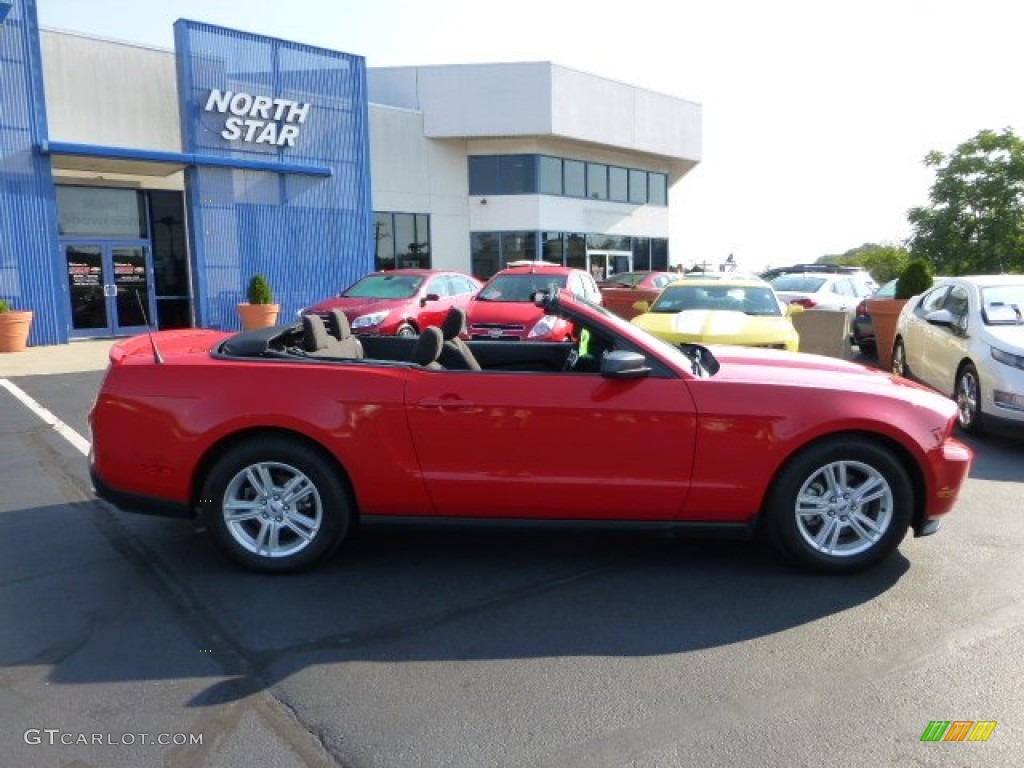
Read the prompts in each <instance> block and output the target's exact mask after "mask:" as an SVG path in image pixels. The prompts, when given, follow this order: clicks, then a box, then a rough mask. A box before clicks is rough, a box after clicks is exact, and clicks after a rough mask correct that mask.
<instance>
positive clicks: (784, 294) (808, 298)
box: [769, 272, 877, 322]
mask: <svg viewBox="0 0 1024 768" xmlns="http://www.w3.org/2000/svg"><path fill="white" fill-rule="evenodd" d="M769 284H770V285H771V287H772V288H773V289H774V290H775V293H776V294H778V297H779V298H780V299H782V300H783V301H785V302H786V303H787V304H797V305H799V306H801V307H803V308H804V309H812V310H813V309H833V310H835V309H838V310H842V311H844V312H847V313H849V315H850V321H851V322H852V321H853V316H854V313H855V312H856V311H857V305H858V304H859V303H860V300H861V299H863V298H866V297H868V296H870V295H871V294H872V293H874V291H875V289H876V288H877V285H876V284H875V283H874V281H873V280H870V278H865V277H858V276H857V275H850V274H840V273H837V274H832V273H828V272H794V273H792V274H785V275H779V276H778V277H774V278H772V279H771V280H770V281H769Z"/></svg>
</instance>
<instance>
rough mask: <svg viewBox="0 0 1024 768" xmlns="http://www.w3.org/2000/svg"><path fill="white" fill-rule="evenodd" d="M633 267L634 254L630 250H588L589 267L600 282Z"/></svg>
mask: <svg viewBox="0 0 1024 768" xmlns="http://www.w3.org/2000/svg"><path fill="white" fill-rule="evenodd" d="M632 268H633V254H632V253H630V252H629V251H587V269H589V270H590V274H592V275H593V276H594V279H595V280H597V281H598V282H601V281H602V280H607V279H608V278H610V277H611V276H612V275H620V274H622V273H623V272H629V271H630V270H631V269H632Z"/></svg>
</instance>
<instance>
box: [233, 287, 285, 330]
mask: <svg viewBox="0 0 1024 768" xmlns="http://www.w3.org/2000/svg"><path fill="white" fill-rule="evenodd" d="M246 297H247V298H248V299H249V301H248V302H242V303H241V304H239V305H238V316H239V317H240V318H241V319H242V330H244V331H251V330H253V329H254V328H266V327H267V326H270V325H274V323H276V322H277V315H278V313H279V312H280V311H281V305H280V304H275V303H274V294H273V292H272V291H271V290H270V284H269V283H268V282H267V279H266V278H265V277H264V276H263V275H260V274H255V275H253V276H252V277H251V278H250V279H249V287H248V288H247V289H246Z"/></svg>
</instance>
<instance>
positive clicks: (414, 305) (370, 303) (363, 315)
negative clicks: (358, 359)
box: [301, 269, 482, 336]
mask: <svg viewBox="0 0 1024 768" xmlns="http://www.w3.org/2000/svg"><path fill="white" fill-rule="evenodd" d="M481 285H482V283H481V282H480V281H479V280H477V279H476V278H475V277H471V276H469V275H466V274H463V273H462V272H451V271H445V270H432V269H394V270H390V271H387V272H374V273H372V274H369V275H367V276H366V277H364V278H362V279H361V280H359V281H358V282H356V283H354V284H353V285H351V286H349V287H348V288H346V289H345V290H344V291H342V292H341V293H339V294H338V295H337V296H332V297H331V298H329V299H324V300H323V301H320V302H317V303H316V304H313V305H312V306H309V307H306V308H305V309H304V310H302V313H301V314H304V315H305V314H313V315H320V316H321V317H323V318H325V319H326V317H327V315H328V314H329V313H330V311H331V310H332V309H335V308H337V309H340V310H341V311H342V312H344V313H345V316H346V317H348V322H349V325H350V326H351V327H352V332H353V333H357V334H374V335H377V336H416V335H417V334H418V333H419V332H420V330H421V329H423V328H426V327H427V326H428V325H440V324H441V321H442V320H444V317H445V315H446V314H448V310H449V309H451V308H452V307H459V308H460V309H465V308H466V305H467V304H468V303H469V300H470V299H471V298H472V297H473V295H474V294H475V293H476V292H477V291H478V290H480V286H481Z"/></svg>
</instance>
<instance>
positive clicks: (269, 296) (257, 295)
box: [247, 274, 274, 304]
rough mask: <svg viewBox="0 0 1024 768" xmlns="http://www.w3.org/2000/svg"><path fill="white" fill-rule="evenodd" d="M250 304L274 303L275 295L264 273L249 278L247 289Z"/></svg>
mask: <svg viewBox="0 0 1024 768" xmlns="http://www.w3.org/2000/svg"><path fill="white" fill-rule="evenodd" d="M247 295H248V297H249V303H250V304H273V303H274V295H273V293H271V291H270V284H269V283H268V282H267V279H266V278H265V277H263V275H259V274H256V275H253V276H252V278H251V279H250V280H249V289H248V291H247Z"/></svg>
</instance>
